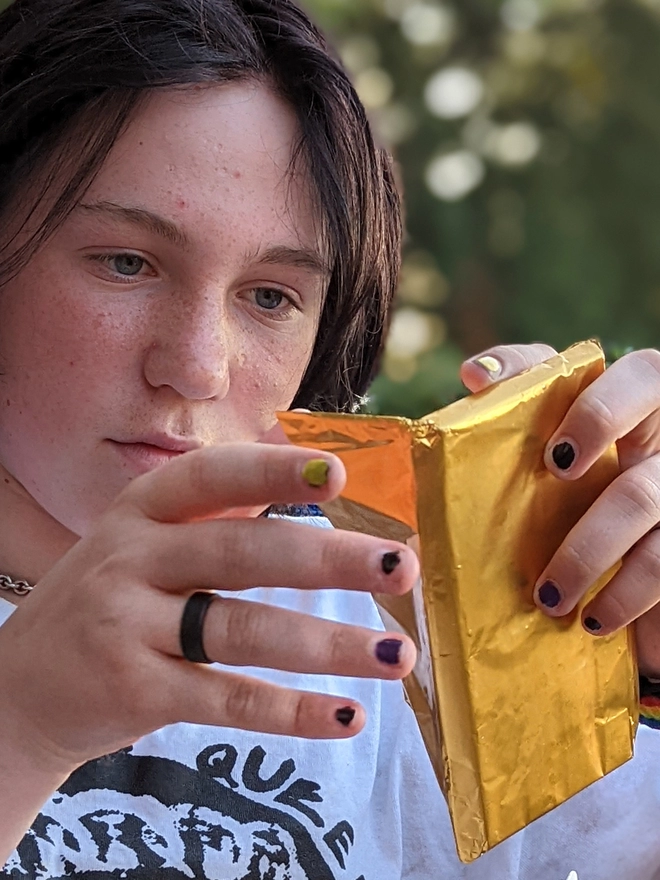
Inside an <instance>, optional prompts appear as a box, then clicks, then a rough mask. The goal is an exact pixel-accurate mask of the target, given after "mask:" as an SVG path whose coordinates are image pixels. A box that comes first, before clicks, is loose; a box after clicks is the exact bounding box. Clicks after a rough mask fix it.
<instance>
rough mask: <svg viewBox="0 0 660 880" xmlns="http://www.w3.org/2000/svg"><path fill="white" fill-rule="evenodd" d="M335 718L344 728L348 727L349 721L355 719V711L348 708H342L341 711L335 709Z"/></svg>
mask: <svg viewBox="0 0 660 880" xmlns="http://www.w3.org/2000/svg"><path fill="white" fill-rule="evenodd" d="M335 718H336V719H337V721H338V722H339V723H340V724H343V725H344V727H348V725H349V724H350V723H351V721H352V720H353V719H354V718H355V709H351V707H350V706H344V708H343V709H337V711H336V712H335Z"/></svg>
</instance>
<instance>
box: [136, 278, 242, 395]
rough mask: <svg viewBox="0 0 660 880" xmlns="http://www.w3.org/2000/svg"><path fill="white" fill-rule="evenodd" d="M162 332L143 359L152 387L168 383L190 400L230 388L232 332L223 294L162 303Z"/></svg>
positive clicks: (147, 377)
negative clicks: (223, 302)
mask: <svg viewBox="0 0 660 880" xmlns="http://www.w3.org/2000/svg"><path fill="white" fill-rule="evenodd" d="M160 306H161V308H160V313H159V316H158V318H157V320H156V326H157V327H158V332H157V333H156V334H155V338H152V341H151V344H150V345H149V346H148V348H147V351H146V354H145V358H144V377H145V379H146V381H147V382H148V383H149V385H151V386H152V387H153V388H161V387H163V386H169V387H171V388H173V389H174V390H175V391H176V392H177V393H178V394H180V395H181V396H182V397H185V398H187V399H188V400H209V399H213V398H223V397H225V396H226V394H227V392H228V390H229V363H230V351H231V347H232V338H231V336H232V334H231V331H230V329H229V327H228V321H227V316H226V314H224V308H223V305H222V302H221V297H220V296H219V295H218V294H217V293H215V294H206V295H204V296H200V297H198V298H197V299H196V300H195V302H190V301H188V302H177V303H176V305H175V306H174V307H172V308H165V307H163V304H162V303H161V304H160Z"/></svg>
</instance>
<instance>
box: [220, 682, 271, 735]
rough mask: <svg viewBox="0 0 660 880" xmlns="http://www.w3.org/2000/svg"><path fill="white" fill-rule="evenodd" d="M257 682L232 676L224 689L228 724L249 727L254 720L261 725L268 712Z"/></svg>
mask: <svg viewBox="0 0 660 880" xmlns="http://www.w3.org/2000/svg"><path fill="white" fill-rule="evenodd" d="M260 691H261V689H260V688H258V686H257V683H256V682H255V681H254V680H253V679H250V678H247V677H244V676H234V677H233V678H232V679H231V680H230V682H229V684H228V686H227V690H226V691H225V695H224V711H225V717H226V719H227V722H226V723H227V724H228V725H229V726H236V727H249V726H253V725H254V723H255V721H258V723H259V724H260V725H261V724H263V723H264V722H265V721H266V718H265V716H266V715H267V714H268V710H267V707H266V706H265V705H264V699H263V694H261V697H260Z"/></svg>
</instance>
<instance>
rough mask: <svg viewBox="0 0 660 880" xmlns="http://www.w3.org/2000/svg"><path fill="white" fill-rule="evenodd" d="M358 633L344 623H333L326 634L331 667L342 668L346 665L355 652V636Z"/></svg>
mask: <svg viewBox="0 0 660 880" xmlns="http://www.w3.org/2000/svg"><path fill="white" fill-rule="evenodd" d="M355 635H356V633H355V632H353V628H351V627H349V626H346V625H342V624H335V625H333V626H332V627H331V628H330V630H329V632H328V633H327V634H326V638H325V642H326V656H327V660H328V663H329V665H330V668H331V669H333V670H335V669H336V670H341V669H343V668H345V667H346V661H347V660H348V659H350V657H351V655H352V654H353V653H354V644H353V642H354V638H355Z"/></svg>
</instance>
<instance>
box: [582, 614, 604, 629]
mask: <svg viewBox="0 0 660 880" xmlns="http://www.w3.org/2000/svg"><path fill="white" fill-rule="evenodd" d="M582 622H583V624H584V628H585V629H587V630H589V632H590V633H597V632H600V630H601V629H602V628H603V624H602V623H600V621H598V620H596V618H595V617H585V618H584V620H583V621H582Z"/></svg>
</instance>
